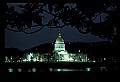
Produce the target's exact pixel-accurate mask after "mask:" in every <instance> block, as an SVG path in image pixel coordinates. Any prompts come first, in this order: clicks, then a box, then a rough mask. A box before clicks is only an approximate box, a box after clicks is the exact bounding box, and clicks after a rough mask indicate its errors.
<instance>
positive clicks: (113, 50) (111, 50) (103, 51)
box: [5, 42, 119, 57]
mask: <svg viewBox="0 0 120 82" xmlns="http://www.w3.org/2000/svg"><path fill="white" fill-rule="evenodd" d="M65 48H66V50H67V51H68V53H79V50H80V52H81V53H87V54H88V56H91V57H111V56H114V57H119V45H118V44H115V43H107V42H92V43H84V42H65ZM53 50H54V44H52V43H45V44H41V45H39V46H35V47H32V48H30V49H26V50H24V51H21V50H19V49H16V48H6V53H5V55H8V56H11V55H12V56H13V55H14V56H20V55H22V54H23V53H26V52H35V53H36V52H39V53H50V52H52V51H53Z"/></svg>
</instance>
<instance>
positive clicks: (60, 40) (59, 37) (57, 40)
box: [56, 33, 64, 43]
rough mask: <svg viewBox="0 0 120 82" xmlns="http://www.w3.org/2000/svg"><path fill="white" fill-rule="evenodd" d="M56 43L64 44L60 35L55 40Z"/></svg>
mask: <svg viewBox="0 0 120 82" xmlns="http://www.w3.org/2000/svg"><path fill="white" fill-rule="evenodd" d="M56 42H57V43H61V42H62V43H64V40H63V38H62V37H61V34H60V33H59V36H58V38H57V39H56Z"/></svg>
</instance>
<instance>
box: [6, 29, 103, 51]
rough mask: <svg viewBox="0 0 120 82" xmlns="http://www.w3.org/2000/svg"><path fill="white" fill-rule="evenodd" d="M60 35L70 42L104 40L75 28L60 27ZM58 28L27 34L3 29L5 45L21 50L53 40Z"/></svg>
mask: <svg viewBox="0 0 120 82" xmlns="http://www.w3.org/2000/svg"><path fill="white" fill-rule="evenodd" d="M60 31H61V34H62V37H63V39H64V40H65V41H70V42H76V41H80V42H97V41H105V40H104V39H101V38H99V37H96V36H92V35H90V34H85V35H84V34H81V33H79V32H78V30H77V29H75V28H70V27H64V28H62V29H60ZM58 32H59V29H49V28H44V29H42V30H41V31H39V32H37V33H35V34H32V35H28V34H24V33H21V32H18V33H16V32H12V31H9V30H5V47H6V48H9V47H16V48H19V49H21V50H24V49H28V48H31V47H34V46H37V45H40V44H43V43H47V42H55V39H56V37H57V35H58Z"/></svg>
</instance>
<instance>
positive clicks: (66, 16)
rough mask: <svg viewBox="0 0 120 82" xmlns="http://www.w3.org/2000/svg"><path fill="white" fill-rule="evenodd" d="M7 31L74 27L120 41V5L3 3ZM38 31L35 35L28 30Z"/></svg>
mask: <svg viewBox="0 0 120 82" xmlns="http://www.w3.org/2000/svg"><path fill="white" fill-rule="evenodd" d="M2 6H3V7H4V20H6V22H5V23H6V25H7V26H6V29H8V30H11V31H15V32H24V33H26V34H33V33H36V32H38V31H39V30H41V29H42V28H44V27H48V28H62V27H65V26H70V27H73V28H76V29H78V31H79V32H80V33H83V34H87V33H90V34H91V35H95V36H99V37H100V38H107V39H108V41H112V42H120V36H119V34H120V23H119V21H120V2H119V0H118V1H115V0H113V1H106V0H105V1H101V0H95V1H94V2H91V3H89V1H88V0H87V1H86V0H80V1H79V2H74V3H65V2H58V3H57V2H56V3H53V2H49V3H25V5H20V4H16V7H18V8H20V9H21V11H17V10H16V9H15V6H10V7H9V5H8V4H7V3H6V4H2ZM32 28H37V30H35V31H33V32H27V30H28V29H32Z"/></svg>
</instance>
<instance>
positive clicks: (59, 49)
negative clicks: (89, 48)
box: [5, 32, 95, 62]
mask: <svg viewBox="0 0 120 82" xmlns="http://www.w3.org/2000/svg"><path fill="white" fill-rule="evenodd" d="M53 46H54V49H53V51H51V52H52V53H42V54H41V53H39V52H36V53H34V52H32V51H31V52H26V53H24V54H23V57H22V58H19V59H18V60H17V61H13V60H12V59H13V58H10V59H8V58H7V57H6V58H5V60H6V62H11V61H12V62H95V61H92V60H90V59H89V58H88V57H87V53H86V54H85V53H81V50H79V51H78V52H77V53H71V52H70V53H69V52H68V51H67V50H66V49H65V42H64V39H63V38H62V35H61V33H60V32H59V34H58V36H57V38H56V40H55V42H54V44H53Z"/></svg>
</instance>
